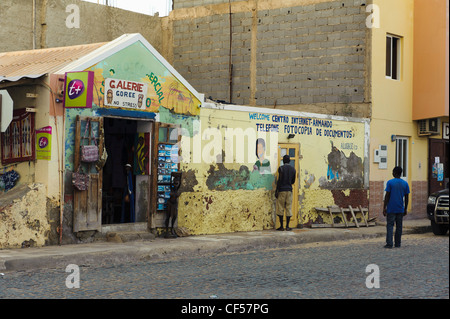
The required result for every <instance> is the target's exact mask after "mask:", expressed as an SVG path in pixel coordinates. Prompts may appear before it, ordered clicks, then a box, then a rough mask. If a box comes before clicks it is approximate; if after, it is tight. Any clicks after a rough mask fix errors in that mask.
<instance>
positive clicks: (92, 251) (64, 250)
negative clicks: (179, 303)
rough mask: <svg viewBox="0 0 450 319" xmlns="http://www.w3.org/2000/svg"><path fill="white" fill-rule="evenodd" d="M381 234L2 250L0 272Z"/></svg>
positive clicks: (220, 237) (408, 229)
mask: <svg viewBox="0 0 450 319" xmlns="http://www.w3.org/2000/svg"><path fill="white" fill-rule="evenodd" d="M429 231H431V227H430V222H429V220H427V219H421V220H411V221H408V220H405V221H404V231H403V233H404V234H408V233H424V232H429ZM385 235H386V228H385V225H384V224H383V223H378V224H377V226H371V227H360V228H355V227H353V228H314V229H311V228H306V229H294V230H292V231H282V232H281V231H275V230H264V231H254V232H239V233H229V234H216V235H204V236H188V237H179V238H176V239H165V238H156V239H154V240H148V241H133V242H126V243H111V242H98V243H90V244H77V245H62V246H46V247H39V248H23V249H3V250H0V272H1V273H5V272H8V271H23V270H33V269H39V268H65V267H66V266H67V265H69V264H76V265H78V266H82V265H86V266H87V265H89V266H95V265H108V264H109V265H110V264H119V263H126V262H133V261H138V260H162V259H164V258H174V257H175V258H176V257H189V256H196V255H202V254H217V253H223V252H243V251H247V250H254V249H265V248H279V247H288V246H289V245H295V244H305V243H314V242H327V241H337V240H350V239H365V238H377V237H384V236H385ZM0 276H1V275H0Z"/></svg>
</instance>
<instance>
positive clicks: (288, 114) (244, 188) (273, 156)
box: [1, 34, 369, 247]
mask: <svg viewBox="0 0 450 319" xmlns="http://www.w3.org/2000/svg"><path fill="white" fill-rule="evenodd" d="M58 54H59V57H60V58H59V59H58V58H55V57H56V56H58ZM20 59H22V60H20ZM1 61H2V68H3V70H4V71H3V72H4V74H7V76H4V77H3V78H2V83H1V85H2V90H4V91H2V97H3V96H6V94H3V93H4V92H5V91H6V92H5V93H8V96H11V97H12V100H13V104H12V108H11V107H10V111H11V112H12V114H13V115H14V118H13V120H12V121H11V122H10V124H9V125H7V126H5V132H2V142H3V143H4V145H5V147H6V148H8V147H9V148H8V150H11V149H12V150H15V149H16V148H19V149H21V150H22V149H26V148H27V147H26V145H22V144H23V141H29V143H31V145H34V151H33V152H34V153H32V154H31V157H30V158H15V160H16V161H12V160H13V155H12V154H13V153H12V152H11V151H8V152H4V150H3V148H2V158H3V159H6V160H4V161H2V170H3V171H4V172H8V171H12V170H14V171H16V172H18V174H19V176H20V178H19V179H18V180H17V183H16V184H15V186H14V187H13V188H12V189H10V190H8V192H5V193H4V194H8V196H11V198H10V199H9V201H6V200H4V198H6V197H7V196H6V195H4V194H2V205H3V204H4V207H5V208H4V209H3V210H4V212H5V214H4V217H5V218H4V220H5V223H2V227H3V228H4V232H3V234H8V235H7V236H3V237H2V247H8V246H18V245H23V244H24V243H25V245H27V244H30V243H31V244H32V245H44V244H56V243H58V242H61V243H74V242H80V241H90V240H93V239H94V238H95V236H96V235H97V234H98V233H100V232H101V231H102V227H104V226H105V225H109V224H117V223H127V224H130V223H141V224H145V225H146V228H147V229H148V230H149V231H157V230H158V229H159V228H161V227H163V226H164V221H165V216H166V215H165V208H166V206H165V205H166V201H167V197H168V189H167V186H168V182H169V181H170V174H171V173H172V172H175V171H177V172H178V171H179V172H182V174H183V178H182V186H181V190H182V193H181V196H180V199H179V208H178V220H177V222H178V226H179V227H185V228H186V229H187V230H188V231H189V232H190V233H191V234H208V233H223V232H235V231H251V230H261V229H272V228H273V227H274V222H275V218H274V217H275V216H274V214H275V211H274V208H275V198H274V186H275V181H276V171H277V168H278V166H279V164H280V160H281V158H282V155H285V154H288V155H289V156H290V157H291V165H293V166H294V167H295V168H296V170H297V179H296V185H295V187H294V190H295V191H294V193H295V194H294V207H295V208H294V212H295V213H294V218H293V220H292V222H291V226H293V227H296V226H301V225H310V224H311V223H330V221H329V220H327V218H329V216H328V215H325V216H321V215H319V214H317V212H315V210H314V207H315V206H318V205H319V206H323V205H334V204H336V203H339V204H342V205H349V203H350V202H351V201H358V203H359V204H360V205H363V206H364V207H367V203H368V194H367V187H368V180H369V179H368V167H367V163H368V160H367V158H368V155H369V154H368V141H369V122H368V120H367V119H363V118H352V117H343V116H332V115H324V114H315V113H307V112H297V111H289V110H275V109H268V108H257V107H251V106H239V105H225V104H221V103H217V102H214V101H211V100H207V99H206V100H205V99H204V96H203V95H202V94H200V93H198V92H197V91H196V90H195V89H194V88H193V87H192V86H190V85H189V83H187V82H186V80H184V79H183V77H182V76H181V75H179V74H178V73H177V71H176V70H175V69H173V67H172V66H170V64H168V63H167V62H166V60H165V59H164V58H163V57H162V56H160V55H159V53H158V52H157V51H156V50H154V49H153V47H152V46H151V45H150V44H149V43H148V42H147V41H146V40H145V39H144V38H143V37H142V36H141V35H139V34H128V35H124V36H122V37H120V38H118V39H116V40H114V41H112V42H108V43H99V44H92V45H85V46H75V47H66V48H55V49H43V50H34V51H22V52H10V53H4V54H2V57H1ZM8 61H9V63H7V62H8ZM44 61H49V62H48V63H49V64H47V65H46V64H43V62H44ZM50 61H51V62H50ZM50 63H54V65H50ZM8 66H11V67H12V66H15V67H16V68H17V69H16V70H14V72H13V71H12V70H11V72H10V73H7V72H6V71H7V70H8V69H7V67H8ZM19 66H22V68H20V67H19ZM30 69H32V70H33V72H30V73H29V74H27V73H26V70H30ZM3 105H6V104H5V103H4V104H2V112H3V111H4V110H5V112H7V109H8V108H7V107H3ZM9 106H11V105H9ZM22 112H25V113H22ZM16 113H17V115H18V116H19V118H18V119H17V121H18V122H17V123H18V124H17V125H19V131H18V132H19V135H20V136H19V137H22V138H19V139H17V143H18V144H17V143H16V139H14V138H12V136H15V135H14V134H15V133H14V130H11V128H12V127H13V126H14V125H15V124H14V123H15V121H16ZM28 113H30V114H31V115H30V118H29V121H30V122H31V123H34V124H33V125H31V126H29V128H30V129H26V128H25V129H24V128H23V127H24V126H23V125H24V124H23V123H26V121H25V122H24V121H23V120H22V118H21V117H20V116H21V114H28ZM2 114H3V113H2ZM5 114H6V113H5ZM11 123H12V124H13V125H11ZM20 125H22V126H20ZM25 134H29V139H26V138H25V139H24V138H23V137H24V136H25ZM30 141H31V142H30ZM16 144H17V145H16ZM87 144H89V145H94V146H95V147H94V148H96V149H97V150H98V155H99V159H100V160H99V161H96V162H93V163H86V158H83V148H82V146H84V145H87ZM32 149H33V148H32ZM20 154H24V153H20ZM33 154H34V155H33ZM105 154H107V157H106V156H105ZM127 164H128V165H127ZM128 167H129V168H128ZM74 173H84V174H88V175H89V180H88V182H87V188H86V189H85V190H78V188H77V187H79V183H78V184H77V183H76V184H77V185H78V186H77V187H74V183H73V181H74ZM75 180H76V179H75ZM30 185H32V186H30ZM33 185H34V186H33ZM124 189H125V190H126V191H125V192H124ZM19 190H20V192H21V193H17V191H19ZM35 190H36V191H37V192H38V193H39V194H40V196H41V197H42V198H45V199H46V205H42V201H41V202H40V204H41V206H40V207H39V208H38V209H36V210H34V209H33V212H35V213H36V212H37V213H38V214H39V216H33V217H32V216H31V215H32V214H30V213H29V212H28V213H25V212H24V211H23V206H20V207H17V203H22V202H23V201H25V200H27V198H26V197H27V196H29V195H30V194H34V193H33V192H34V191H35ZM128 190H129V191H130V192H127V191H128ZM21 194H24V196H22V197H21ZM15 205H16V206H15ZM33 205H36V204H33ZM30 211H31V209H30ZM20 214H22V216H23V217H24V218H21V219H20V218H19V219H15V218H14V217H13V215H15V216H18V215H20ZM2 218H3V217H2ZM30 218H32V219H30ZM29 230H31V232H27V231H29ZM36 230H39V231H36ZM33 231H34V232H33Z"/></svg>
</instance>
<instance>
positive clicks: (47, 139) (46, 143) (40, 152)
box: [36, 126, 52, 161]
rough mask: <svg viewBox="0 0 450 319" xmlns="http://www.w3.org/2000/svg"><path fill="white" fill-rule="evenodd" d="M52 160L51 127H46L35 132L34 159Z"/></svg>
mask: <svg viewBox="0 0 450 319" xmlns="http://www.w3.org/2000/svg"><path fill="white" fill-rule="evenodd" d="M51 158H52V127H51V126H46V127H43V128H41V129H39V130H36V159H38V160H39V159H40V160H47V161H49V160H51Z"/></svg>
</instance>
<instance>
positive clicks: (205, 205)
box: [178, 107, 366, 235]
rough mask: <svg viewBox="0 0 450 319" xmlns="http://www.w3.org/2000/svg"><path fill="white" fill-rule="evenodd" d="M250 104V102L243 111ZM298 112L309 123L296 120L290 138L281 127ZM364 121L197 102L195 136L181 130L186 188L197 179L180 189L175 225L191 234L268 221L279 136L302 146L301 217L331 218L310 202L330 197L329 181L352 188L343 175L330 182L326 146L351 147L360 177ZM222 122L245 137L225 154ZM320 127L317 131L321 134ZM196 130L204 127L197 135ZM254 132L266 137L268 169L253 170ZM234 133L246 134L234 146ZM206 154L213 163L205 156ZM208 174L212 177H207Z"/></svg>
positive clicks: (269, 224) (257, 226) (347, 153)
mask: <svg viewBox="0 0 450 319" xmlns="http://www.w3.org/2000/svg"><path fill="white" fill-rule="evenodd" d="M248 109H250V108H247V109H246V110H248ZM253 113H254V114H258V117H257V118H253V119H252V118H251V116H252V114H253ZM277 116H278V117H277ZM297 119H304V120H305V121H308V122H307V123H308V124H304V125H299V124H296V125H294V126H297V129H298V127H299V126H301V127H302V129H304V130H303V134H295V136H294V138H291V139H288V135H289V132H291V131H285V125H292V121H296V120H297ZM315 119H320V120H324V121H328V123H329V124H330V125H331V126H332V127H331V128H324V127H319V126H315V125H314V120H315ZM283 120H285V121H287V123H285V122H283ZM280 121H281V122H280ZM266 124H268V125H279V126H278V130H279V132H278V133H269V132H261V131H258V130H257V128H262V127H264V128H266ZM365 127H366V126H365V123H364V122H363V121H346V120H345V119H344V118H340V119H339V120H337V119H336V118H333V119H331V117H330V118H329V119H322V118H316V117H314V115H313V114H307V115H304V114H300V113H296V112H287V113H281V111H280V113H279V114H267V113H258V112H250V111H236V110H218V109H210V108H205V107H202V108H201V111H200V116H199V121H198V123H197V124H196V125H194V129H193V132H194V134H193V136H192V137H190V136H187V132H185V134H184V136H183V138H182V141H181V156H182V157H183V161H184V163H183V164H182V170H183V171H184V172H185V173H184V174H185V175H184V176H185V180H184V181H183V183H184V187H185V188H186V186H187V184H190V183H191V184H192V181H193V179H192V177H195V178H194V179H195V183H194V184H195V185H190V187H191V189H190V191H185V192H184V193H182V195H181V197H180V199H179V215H178V216H179V222H178V225H179V226H180V227H186V228H188V229H189V232H190V233H191V234H197V235H198V234H210V233H225V232H235V231H252V230H261V229H269V228H273V221H274V217H275V197H274V189H275V182H276V178H275V173H276V170H277V169H278V149H277V145H278V143H293V144H297V145H300V154H299V155H300V156H299V157H300V158H298V159H296V163H297V165H296V170H297V173H298V174H297V178H299V198H298V201H299V205H298V207H299V209H300V214H299V215H300V216H301V220H300V223H302V224H305V223H308V222H312V221H318V220H321V221H322V222H324V223H331V220H330V217H329V216H328V214H326V215H324V216H321V217H320V218H318V216H317V213H316V211H315V210H314V207H317V206H320V207H326V206H328V205H334V204H335V201H334V198H333V194H332V190H331V189H332V188H335V189H337V188H342V191H343V192H344V193H345V194H347V195H348V194H349V193H350V188H352V187H351V186H346V184H345V183H344V181H342V183H343V184H339V185H340V186H339V185H335V186H331V185H330V184H329V183H330V180H328V179H327V173H328V168H329V160H328V154H330V153H331V151H332V147H333V146H334V147H335V148H336V149H337V150H338V152H340V151H342V156H343V157H351V153H352V152H353V153H354V155H355V156H356V157H357V158H360V159H361V165H362V166H361V176H363V169H364V168H363V167H364V158H365V154H366V150H365V134H366V132H365ZM227 129H235V130H236V129H237V130H241V132H243V133H244V136H245V137H244V138H238V139H237V140H234V144H233V148H232V149H233V156H232V157H230V156H227V155H228V154H230V149H229V148H227V147H226V143H227V141H228V142H229V137H230V136H227V131H226V130H227ZM290 129H292V128H290ZM317 129H320V130H321V132H322V134H321V135H320V134H319V131H317ZM325 129H331V130H337V131H340V132H343V131H345V132H350V133H349V134H350V135H347V137H346V138H344V137H334V138H333V137H330V136H325V135H326V134H325ZM199 132H202V135H200V133H199ZM297 132H298V131H297ZM307 132H308V133H307ZM208 133H209V134H208ZM202 136H203V140H202ZM348 136H351V137H348ZM258 137H262V138H264V139H265V141H266V158H268V159H269V160H270V167H271V172H272V174H268V175H265V174H260V173H259V172H258V171H254V165H255V161H256V160H257V159H256V152H255V151H256V150H255V148H256V138H258ZM239 140H240V141H243V148H242V149H240V150H239V151H237V147H238V146H237V141H239ZM200 145H201V146H200ZM243 153H244V154H243ZM222 154H225V157H224V161H223V163H221V162H220V160H219V161H218V162H217V161H216V159H220V158H222V157H221V155H222ZM339 154H341V153H339ZM239 156H242V158H243V159H244V160H243V161H241V160H242V158H239ZM199 160H200V161H201V162H199ZM208 160H212V162H207V161H208ZM188 161H189V162H188ZM211 174H213V175H214V174H216V176H215V177H214V178H211ZM247 175H249V178H248V179H246V176H247ZM264 175H265V176H264ZM186 179H189V181H187V180H186ZM341 180H342V178H341ZM327 187H328V189H327ZM363 188H364V186H363V185H361V186H360V189H363ZM290 226H291V227H295V226H296V225H290Z"/></svg>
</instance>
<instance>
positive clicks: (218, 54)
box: [172, 0, 370, 117]
mask: <svg viewBox="0 0 450 319" xmlns="http://www.w3.org/2000/svg"><path fill="white" fill-rule="evenodd" d="M210 2H211V5H210V6H208V8H206V9H205V8H203V9H205V10H203V11H202V10H199V9H202V8H201V7H196V8H195V9H191V10H190V9H185V10H184V11H183V18H177V17H178V16H177V10H174V11H173V13H174V14H173V15H172V17H174V21H173V26H174V27H173V36H174V45H173V53H174V54H173V61H172V62H173V65H174V67H175V68H176V69H177V70H178V71H179V72H180V73H181V74H182V75H183V76H184V77H185V78H186V79H187V80H188V81H189V82H190V83H191V84H192V85H193V86H194V87H195V88H196V89H197V90H198V91H200V92H202V93H205V96H206V97H209V96H211V97H212V98H213V99H215V100H225V101H227V102H229V101H230V98H229V79H228V75H229V73H228V70H229V68H228V67H229V65H228V63H229V45H230V21H229V19H230V18H229V13H228V10H229V9H228V6H225V5H224V3H228V1H224V0H214V1H213V0H211V1H210ZM183 3H184V4H183ZM188 3H190V4H191V6H194V4H195V1H188V0H184V1H181V2H180V1H178V7H180V6H182V5H186V7H185V8H187V5H188ZM218 3H221V4H222V5H220V4H218ZM304 3H305V2H303V1H287V2H286V3H284V2H277V1H265V2H264V5H260V4H258V2H255V1H251V0H249V1H241V2H233V3H232V12H233V13H232V29H233V34H232V43H231V44H232V65H233V73H232V74H233V79H232V83H233V86H232V100H231V102H232V103H234V104H246V105H255V106H267V107H271V106H273V105H275V104H276V105H277V106H311V105H316V106H317V105H321V106H322V109H318V107H315V108H314V107H313V108H311V107H309V108H306V110H307V111H312V112H319V113H333V114H339V115H353V116H355V115H356V116H367V117H368V116H370V106H368V105H369V104H370V94H369V90H367V88H368V86H369V85H370V81H369V79H368V77H369V73H368V66H369V64H370V61H369V58H368V54H367V52H366V51H367V50H368V45H369V41H368V40H367V39H368V34H369V32H370V31H369V30H368V29H367V28H366V25H365V22H366V17H367V15H366V1H365V0H342V1H323V0H315V1H308V2H306V3H307V4H304ZM214 4H217V5H214ZM287 5H289V6H287ZM252 6H253V8H252ZM175 9H177V2H175ZM180 11H181V10H180ZM205 12H206V13H205ZM199 13H201V14H199ZM197 14H199V16H197ZM336 105H340V107H339V108H338V109H339V110H337V111H336V109H337V108H336ZM358 108H359V112H358V113H357V114H355V113H354V110H355V109H358ZM361 108H362V109H361Z"/></svg>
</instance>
